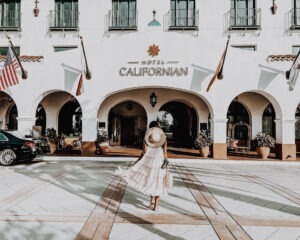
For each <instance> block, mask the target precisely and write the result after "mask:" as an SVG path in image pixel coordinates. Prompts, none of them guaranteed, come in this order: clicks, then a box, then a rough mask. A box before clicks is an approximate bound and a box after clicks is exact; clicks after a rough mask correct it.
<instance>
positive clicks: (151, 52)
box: [148, 44, 160, 57]
mask: <svg viewBox="0 0 300 240" xmlns="http://www.w3.org/2000/svg"><path fill="white" fill-rule="evenodd" d="M159 51H160V49H159V47H158V46H156V45H155V44H153V45H152V46H150V47H149V49H148V53H149V55H150V56H152V57H154V56H157V55H158V53H159Z"/></svg>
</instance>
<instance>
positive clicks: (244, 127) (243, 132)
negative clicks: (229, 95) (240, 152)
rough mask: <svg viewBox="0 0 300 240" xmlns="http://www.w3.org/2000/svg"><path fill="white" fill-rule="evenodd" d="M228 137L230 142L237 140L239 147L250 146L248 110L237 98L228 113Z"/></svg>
mask: <svg viewBox="0 0 300 240" xmlns="http://www.w3.org/2000/svg"><path fill="white" fill-rule="evenodd" d="M227 119H228V122H227V137H228V139H229V142H232V140H233V139H234V140H236V141H237V142H238V145H239V146H245V147H249V145H250V140H251V136H250V133H251V131H250V129H251V126H250V121H249V113H248V111H247V109H246V108H245V107H244V105H243V104H241V103H240V102H239V101H238V98H235V99H234V100H233V101H232V102H231V104H230V106H229V109H228V111H227Z"/></svg>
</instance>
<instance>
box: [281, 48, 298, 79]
mask: <svg viewBox="0 0 300 240" xmlns="http://www.w3.org/2000/svg"><path fill="white" fill-rule="evenodd" d="M299 55H300V50H299V52H298V54H297V56H296V58H295V60H294V62H293V64H292V66H291V68H290V70H288V71H286V72H285V77H286V79H290V73H291V70H292V67H293V66H294V64H295V62H296V61H297V58H298V57H299Z"/></svg>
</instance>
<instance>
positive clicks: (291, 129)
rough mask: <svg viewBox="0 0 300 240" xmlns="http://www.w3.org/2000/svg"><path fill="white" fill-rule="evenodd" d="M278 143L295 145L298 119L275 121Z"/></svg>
mask: <svg viewBox="0 0 300 240" xmlns="http://www.w3.org/2000/svg"><path fill="white" fill-rule="evenodd" d="M274 121H275V123H276V143H281V144H295V122H296V119H275V120H274Z"/></svg>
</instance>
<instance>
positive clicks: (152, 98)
mask: <svg viewBox="0 0 300 240" xmlns="http://www.w3.org/2000/svg"><path fill="white" fill-rule="evenodd" d="M156 103H157V96H156V95H155V93H154V92H152V94H151V95H150V104H151V106H152V107H155V105H156Z"/></svg>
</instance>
